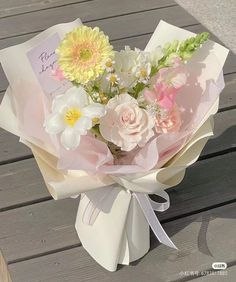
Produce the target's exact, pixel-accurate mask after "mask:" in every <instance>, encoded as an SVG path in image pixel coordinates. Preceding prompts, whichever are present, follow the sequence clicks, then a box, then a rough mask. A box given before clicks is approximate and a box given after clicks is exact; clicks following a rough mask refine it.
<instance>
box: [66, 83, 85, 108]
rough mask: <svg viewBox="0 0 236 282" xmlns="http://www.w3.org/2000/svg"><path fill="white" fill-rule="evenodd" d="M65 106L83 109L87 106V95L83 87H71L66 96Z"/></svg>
mask: <svg viewBox="0 0 236 282" xmlns="http://www.w3.org/2000/svg"><path fill="white" fill-rule="evenodd" d="M65 96H66V99H67V104H68V105H71V106H75V105H77V106H79V108H83V107H84V106H86V105H87V104H88V94H87V92H86V91H85V90H84V88H83V87H81V86H80V87H75V86H74V87H71V88H70V89H69V90H67V92H66V94H65Z"/></svg>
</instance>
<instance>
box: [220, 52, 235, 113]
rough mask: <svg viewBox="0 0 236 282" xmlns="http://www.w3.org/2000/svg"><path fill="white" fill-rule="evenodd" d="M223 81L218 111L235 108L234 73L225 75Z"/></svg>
mask: <svg viewBox="0 0 236 282" xmlns="http://www.w3.org/2000/svg"><path fill="white" fill-rule="evenodd" d="M235 57H236V56H235ZM224 79H225V88H224V90H223V91H222V93H221V95H220V105H219V108H220V110H223V109H226V108H230V107H235V106H236V73H232V74H228V75H225V76H224Z"/></svg>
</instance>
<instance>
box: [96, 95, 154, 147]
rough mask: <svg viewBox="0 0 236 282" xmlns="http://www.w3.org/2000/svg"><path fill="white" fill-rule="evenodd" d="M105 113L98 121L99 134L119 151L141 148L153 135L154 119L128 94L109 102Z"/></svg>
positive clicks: (118, 96)
mask: <svg viewBox="0 0 236 282" xmlns="http://www.w3.org/2000/svg"><path fill="white" fill-rule="evenodd" d="M106 111H107V113H106V115H105V116H103V117H102V118H101V119H100V132H101V134H102V136H103V138H105V139H106V140H107V141H109V142H112V143H114V144H115V145H117V146H118V147H120V148H121V150H123V151H131V150H132V149H134V148H135V147H136V146H137V145H138V146H140V147H143V146H144V145H145V144H146V143H147V142H148V141H149V140H150V138H151V137H152V136H153V135H154V131H153V127H154V122H155V121H154V119H153V118H152V117H151V116H150V115H149V113H148V112H147V111H146V110H144V109H141V108H140V107H139V105H138V102H137V100H136V99H134V98H133V97H131V96H130V95H129V94H120V95H117V96H115V97H114V98H112V99H111V100H109V102H108V104H107V105H106Z"/></svg>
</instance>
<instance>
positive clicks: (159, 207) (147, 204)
mask: <svg viewBox="0 0 236 282" xmlns="http://www.w3.org/2000/svg"><path fill="white" fill-rule="evenodd" d="M113 178H114V180H115V181H116V182H117V183H119V184H120V185H121V183H122V185H121V186H123V187H124V188H126V189H127V192H129V193H131V194H132V196H134V197H135V198H136V199H137V201H138V203H139V205H140V207H141V209H142V211H143V213H144V216H145V217H146V219H147V222H148V224H149V225H150V227H151V229H152V231H153V233H154V234H155V236H156V238H157V239H158V240H159V242H160V243H162V244H164V245H166V246H168V247H171V248H174V249H177V247H176V246H175V244H174V243H173V242H172V241H171V239H170V238H169V236H168V235H167V234H166V232H165V230H164V229H163V227H162V226H161V223H160V221H159V220H158V218H157V216H156V214H155V212H154V211H159V212H163V211H165V210H167V209H168V208H169V206H170V198H169V195H168V194H167V193H166V192H165V191H164V190H162V189H159V190H158V192H156V193H155V195H157V196H160V197H162V198H163V199H165V202H163V203H158V202H156V201H153V200H152V199H150V197H149V195H148V194H146V193H140V192H131V191H130V190H129V189H128V188H129V187H130V186H133V185H134V183H133V182H130V181H127V180H126V181H124V179H121V178H119V177H113ZM128 183H129V185H126V184H128ZM127 186H128V187H127ZM111 190H112V188H108V187H106V188H104V189H100V191H93V193H96V192H97V193H96V194H93V198H94V199H95V201H93V200H92V199H90V201H89V203H88V204H87V206H86V208H85V210H84V213H83V222H84V223H85V224H88V225H93V223H94V222H95V220H96V218H97V216H98V215H99V213H100V211H101V210H100V208H99V206H100V207H101V206H102V202H103V201H105V200H106V199H107V198H108V197H109V194H110V191H111ZM94 203H97V204H94Z"/></svg>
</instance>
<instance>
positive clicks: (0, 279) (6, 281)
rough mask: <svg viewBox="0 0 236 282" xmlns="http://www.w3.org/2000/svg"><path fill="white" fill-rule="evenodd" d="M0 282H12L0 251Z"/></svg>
mask: <svg viewBox="0 0 236 282" xmlns="http://www.w3.org/2000/svg"><path fill="white" fill-rule="evenodd" d="M0 282H12V280H11V277H10V274H9V271H8V268H7V264H6V261H5V259H4V257H3V254H2V252H1V250H0Z"/></svg>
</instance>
